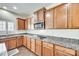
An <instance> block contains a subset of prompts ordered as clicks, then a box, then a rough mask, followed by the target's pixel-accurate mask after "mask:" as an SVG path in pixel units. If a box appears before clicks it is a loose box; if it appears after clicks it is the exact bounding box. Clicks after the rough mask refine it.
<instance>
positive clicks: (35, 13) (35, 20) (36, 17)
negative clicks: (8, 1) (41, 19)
mask: <svg viewBox="0 0 79 59" xmlns="http://www.w3.org/2000/svg"><path fill="white" fill-rule="evenodd" d="M33 17H34V22H37V21H38V12H34V16H33Z"/></svg>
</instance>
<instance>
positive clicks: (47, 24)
mask: <svg viewBox="0 0 79 59" xmlns="http://www.w3.org/2000/svg"><path fill="white" fill-rule="evenodd" d="M53 16H54V13H53V9H50V10H48V11H47V12H46V18H45V28H46V29H52V28H53V24H54V23H53Z"/></svg>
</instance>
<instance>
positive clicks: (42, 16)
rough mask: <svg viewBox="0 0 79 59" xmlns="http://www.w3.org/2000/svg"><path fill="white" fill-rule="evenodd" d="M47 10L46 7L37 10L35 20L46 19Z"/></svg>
mask: <svg viewBox="0 0 79 59" xmlns="http://www.w3.org/2000/svg"><path fill="white" fill-rule="evenodd" d="M45 12H46V8H44V7H43V8H41V9H39V10H37V11H36V12H34V18H35V19H34V20H35V22H37V21H45Z"/></svg>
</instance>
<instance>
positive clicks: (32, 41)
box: [31, 39, 35, 53]
mask: <svg viewBox="0 0 79 59" xmlns="http://www.w3.org/2000/svg"><path fill="white" fill-rule="evenodd" d="M31 51H32V52H34V53H35V39H31Z"/></svg>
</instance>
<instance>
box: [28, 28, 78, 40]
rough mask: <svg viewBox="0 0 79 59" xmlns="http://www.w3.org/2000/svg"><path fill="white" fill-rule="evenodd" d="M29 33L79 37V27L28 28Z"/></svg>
mask: <svg viewBox="0 0 79 59" xmlns="http://www.w3.org/2000/svg"><path fill="white" fill-rule="evenodd" d="M27 33H31V34H40V35H48V36H56V37H64V38H73V39H79V29H52V30H27Z"/></svg>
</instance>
